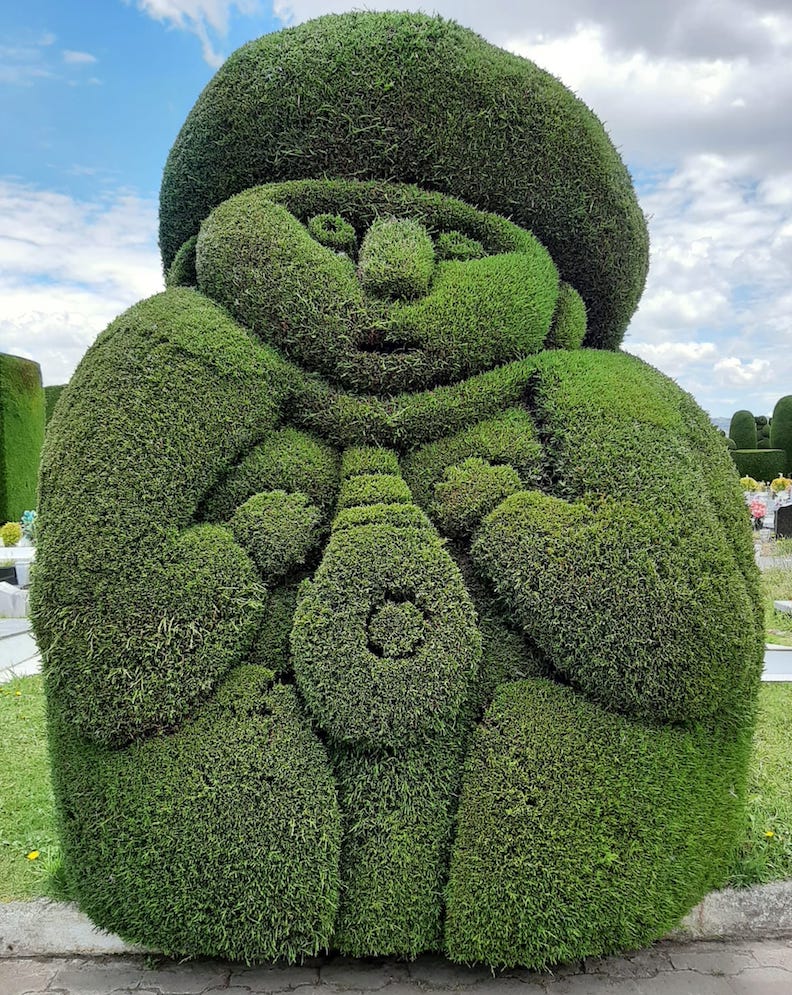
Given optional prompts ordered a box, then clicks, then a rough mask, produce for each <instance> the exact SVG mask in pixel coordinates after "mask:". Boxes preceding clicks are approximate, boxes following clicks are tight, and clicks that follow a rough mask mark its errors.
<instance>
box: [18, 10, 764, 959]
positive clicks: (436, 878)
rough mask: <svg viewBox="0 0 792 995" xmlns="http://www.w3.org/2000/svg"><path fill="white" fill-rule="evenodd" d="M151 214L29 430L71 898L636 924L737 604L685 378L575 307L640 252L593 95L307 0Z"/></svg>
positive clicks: (710, 751) (686, 870)
mask: <svg viewBox="0 0 792 995" xmlns="http://www.w3.org/2000/svg"><path fill="white" fill-rule="evenodd" d="M353 64H354V70H355V71H354V73H353V72H351V68H350V67H352V66H353ZM298 95H299V100H298V99H297V98H298ZM326 175H330V176H332V177H334V178H333V179H329V180H328V179H324V178H323V177H324V176H326ZM289 177H291V179H289ZM357 177H364V181H361V180H360V179H358V178H357ZM394 180H410V181H415V182H417V183H418V184H419V185H418V186H409V185H404V184H402V183H399V182H393V181H394ZM255 184H263V185H261V186H255ZM421 188H424V189H421ZM449 194H456V195H457V196H461V197H462V198H463V199H462V200H459V199H455V197H452V196H449ZM465 200H467V201H472V202H475V203H477V204H479V205H481V206H483V207H484V208H486V209H485V210H478V209H474V208H473V207H471V206H469V205H468V204H467V203H465V202H464V201H465ZM491 211H495V212H498V213H489V212H491ZM499 214H500V215H505V214H511V215H512V216H513V217H514V219H515V221H506V220H504V218H503V217H502V216H499ZM526 226H530V228H531V229H533V234H532V233H531V231H529V230H528V227H526ZM537 235H538V236H539V239H541V241H540V240H538V239H537V237H536V236H537ZM162 246H163V252H164V258H165V262H166V264H167V265H168V266H169V272H168V283H169V288H170V289H168V290H167V291H166V292H165V293H164V294H161V295H159V296H157V297H154V298H151V299H150V300H148V301H144V302H143V303H141V304H138V305H136V306H135V307H133V308H132V309H131V310H129V311H128V312H127V313H126V314H124V315H122V316H121V317H120V318H118V319H117V320H116V321H115V322H113V324H112V325H111V326H110V327H109V328H108V329H107V331H105V332H104V333H103V334H102V335H101V336H100V337H99V339H98V340H97V342H96V344H95V345H94V346H93V347H92V349H91V350H90V351H89V353H88V355H87V356H86V358H85V359H84V361H83V363H82V364H81V366H80V368H79V370H78V371H77V373H76V374H75V377H74V379H73V381H72V383H71V384H70V385H69V387H68V388H67V390H66V391H65V393H64V396H63V399H62V401H61V402H60V403H59V405H58V410H57V412H56V414H55V416H54V418H53V421H52V423H51V425H50V428H49V434H48V440H47V444H46V457H45V461H44V467H43V473H42V503H41V518H40V525H41V529H40V531H41V537H40V541H39V566H38V572H37V576H36V579H35V589H34V611H35V625H36V631H37V635H38V638H39V641H40V644H41V646H42V648H43V650H44V652H45V655H46V660H47V691H48V699H49V707H50V735H51V746H52V756H53V768H54V784H55V791H56V796H57V800H58V809H59V813H60V821H61V833H62V839H63V850H64V860H65V866H66V868H67V872H68V876H69V879H70V882H71V884H72V887H73V889H74V892H75V895H76V897H77V899H78V901H79V902H80V905H81V906H82V907H83V908H84V909H85V910H86V911H87V912H88V913H89V914H90V915H91V916H92V917H93V919H94V920H95V921H96V922H97V923H98V924H100V925H101V926H103V927H104V928H106V929H111V930H115V931H118V932H120V933H122V934H123V935H124V936H126V937H129V938H132V939H135V940H138V941H142V942H144V943H147V944H150V945H152V946H155V947H159V948H161V949H164V950H166V951H172V952H181V953H200V954H213V955H220V956H225V957H232V958H247V959H255V958H271V957H281V956H282V957H286V958H289V959H295V958H299V957H301V956H304V955H308V954H314V953H316V952H317V951H320V950H322V949H327V948H332V949H337V950H340V951H343V952H345V953H347V954H351V955H366V954H395V955H403V956H415V955H417V954H418V953H420V952H422V951H428V950H440V951H445V952H446V953H447V954H448V955H449V956H450V957H452V958H454V959H457V960H460V961H469V960H482V961H485V962H487V963H489V964H493V965H500V964H526V965H538V964H544V963H547V962H552V961H556V960H559V959H565V958H569V957H577V956H582V955H583V954H587V953H596V952H601V951H608V950H613V949H616V948H619V947H624V946H635V945H636V944H640V943H644V942H646V941H648V940H650V939H652V938H653V937H656V936H658V935H660V934H662V932H663V931H664V930H666V929H668V928H669V927H670V926H671V925H672V924H673V923H675V922H676V921H677V920H678V918H679V917H680V916H681V915H682V914H683V913H684V912H685V911H686V910H687V909H688V908H689V907H690V906H691V905H692V904H693V903H694V902H695V901H697V900H698V899H699V898H700V897H701V895H703V894H704V892H705V891H706V890H707V889H709V888H711V887H713V886H715V885H717V884H718V883H720V882H721V881H722V880H723V877H724V873H725V871H726V868H727V865H728V862H729V859H730V854H731V851H732V849H733V847H734V844H735V843H736V842H737V841H738V840H739V837H740V831H741V827H742V822H741V813H742V798H743V793H744V786H745V768H746V758H747V754H748V749H749V740H750V732H751V726H752V716H753V708H754V700H755V694H756V687H757V680H758V674H759V670H760V667H761V650H762V639H761V617H760V611H759V609H758V607H757V606H758V596H757V575H756V568H755V565H754V562H753V555H752V546H751V541H750V536H749V531H748V528H747V523H746V521H745V512H744V507H743V501H742V495H741V493H740V491H739V487H738V483H737V477H736V474H735V473H734V470H733V468H732V467H731V463H730V459H729V456H728V454H727V451H726V450H725V448H724V447H723V446H722V444H721V443H720V440H719V438H718V435H717V433H716V432H715V430H714V429H713V428H712V427H711V426H710V425H709V422H708V419H707V418H706V416H705V415H704V414H703V412H701V411H700V410H699V409H698V408H697V407H696V405H695V404H694V402H693V401H692V399H691V398H690V397H689V396H687V395H686V394H684V393H682V392H681V391H680V390H679V388H678V387H676V386H675V385H674V384H673V383H672V382H671V381H669V380H667V379H666V378H665V377H663V376H661V375H660V374H659V373H657V372H656V371H655V370H653V369H651V368H650V367H648V366H646V365H645V364H643V363H641V362H640V361H638V360H637V359H634V358H632V357H630V356H628V355H626V354H623V353H620V352H617V351H597V350H594V349H580V348H579V346H580V344H581V341H582V342H584V343H588V344H590V345H594V346H610V347H616V346H617V345H618V343H619V341H620V339H621V335H622V332H623V330H624V327H625V326H626V323H627V321H628V320H629V317H630V314H631V313H632V311H633V309H634V307H635V305H636V303H637V300H638V296H639V294H640V291H641V288H642V285H643V279H644V274H645V267H646V233H645V227H644V222H643V218H642V215H641V213H640V210H639V209H638V207H637V204H636V202H635V198H634V195H633V192H632V188H631V186H630V183H629V178H628V176H627V173H626V171H625V169H624V167H623V166H622V164H621V163H620V161H619V159H618V157H617V156H616V153H615V152H614V150H613V148H612V146H611V145H610V143H609V142H608V140H607V138H606V136H605V134H604V131H603V130H602V128H601V126H600V124H599V123H598V122H597V120H596V119H595V118H594V117H593V115H591V113H590V112H589V111H588V110H587V109H586V108H585V107H584V106H583V105H582V104H581V103H580V102H579V101H577V100H576V99H575V98H574V97H573V96H572V95H571V94H570V93H569V92H567V91H566V90H565V89H564V88H563V87H562V86H561V84H560V83H558V82H557V81H556V80H554V79H552V78H551V77H550V76H548V75H547V74H545V73H542V72H541V71H540V70H538V69H536V68H535V67H534V66H532V65H531V64H529V63H527V62H525V61H523V60H521V59H518V58H516V57H514V56H510V55H507V54H506V53H503V52H500V51H498V50H497V49H494V48H492V47H491V46H489V45H487V44H485V43H484V42H483V41H482V40H481V39H479V38H477V37H476V36H475V35H473V34H471V33H470V32H467V31H464V30H463V29H461V28H459V27H457V26H456V25H453V24H449V23H447V22H444V21H442V20H440V19H434V18H428V17H423V16H418V15H392V14H387V15H386V14H382V15H380V14H356V15H345V16H341V17H335V16H334V17H327V18H322V19H320V20H318V21H315V22H311V23H309V24H306V25H303V26H302V27H300V28H296V29H293V30H290V31H285V32H283V33H282V34H279V35H275V36H270V37H267V38H265V39H262V40H261V41H260V42H257V43H254V44H252V45H249V46H246V47H245V48H244V49H242V50H240V52H238V53H237V54H236V55H235V56H232V58H231V59H229V61H228V62H227V63H226V64H225V65H224V67H223V68H222V69H221V70H220V71H219V72H218V74H217V76H216V77H215V79H214V80H213V81H212V83H210V85H209V87H208V88H207V89H206V91H205V92H204V94H203V95H202V96H201V98H200V100H199V102H198V104H197V105H196V107H195V109H194V110H193V112H192V113H191V115H190V117H189V119H188V121H187V123H186V124H185V126H184V128H183V130H182V133H181V135H180V136H179V139H178V140H177V142H176V145H175V146H174V149H173V151H172V153H171V156H170V158H169V160H168V166H167V168H166V173H165V180H164V183H163V194H162ZM184 284H186V285H190V284H195V285H196V286H197V289H190V287H189V286H183V285H184ZM587 311H588V316H589V323H588V330H587V329H586V312H587ZM77 516H79V526H80V527H79V528H77V527H76V522H77Z"/></svg>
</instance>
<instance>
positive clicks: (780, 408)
mask: <svg viewBox="0 0 792 995" xmlns="http://www.w3.org/2000/svg"><path fill="white" fill-rule="evenodd" d="M770 445H771V446H772V447H773V449H783V450H784V469H783V472H784V473H787V474H789V473H792V394H786V395H785V396H784V397H782V398H780V399H779V400H778V401H777V402H776V406H775V407H774V408H773V418H772V421H771V422H770Z"/></svg>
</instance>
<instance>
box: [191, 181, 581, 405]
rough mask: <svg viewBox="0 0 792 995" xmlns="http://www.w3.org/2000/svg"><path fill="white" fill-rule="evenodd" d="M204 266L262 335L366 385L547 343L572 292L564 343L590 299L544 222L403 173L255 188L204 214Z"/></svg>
mask: <svg viewBox="0 0 792 995" xmlns="http://www.w3.org/2000/svg"><path fill="white" fill-rule="evenodd" d="M357 246H359V249H357V248H356V247H357ZM196 272H197V281H198V286H199V288H200V289H201V290H202V291H203V292H204V293H205V294H207V295H208V296H209V297H212V298H213V299H214V300H216V301H218V302H219V303H221V304H223V305H224V306H225V307H226V308H227V309H228V310H229V311H230V312H231V313H232V314H233V315H234V317H235V318H237V319H238V320H239V321H240V322H241V323H242V324H244V325H246V326H247V327H248V328H251V329H252V330H253V331H254V332H255V333H256V334H257V335H258V336H260V337H261V338H262V339H264V340H265V341H267V342H270V343H271V344H273V345H276V346H277V347H279V348H280V349H282V350H283V351H284V352H285V353H286V354H287V355H288V356H289V357H290V358H291V359H293V360H295V361H296V362H298V363H300V364H301V365H303V366H304V367H306V368H307V369H308V370H311V371H315V372H319V373H322V374H324V375H326V376H328V377H329V378H331V379H332V380H334V381H335V382H337V383H339V384H340V385H341V386H343V387H345V388H346V389H348V390H352V391H357V392H361V393H384V394H389V393H396V392H401V391H406V390H417V389H423V388H425V387H428V386H433V385H435V384H440V383H449V382H452V381H455V380H459V379H461V378H463V377H466V376H468V375H471V374H474V373H478V372H481V371H483V370H486V369H490V368H492V367H495V366H499V365H501V364H503V363H506V362H509V361H511V360H514V359H519V358H521V357H523V356H525V355H527V354H529V353H532V352H537V351H538V350H540V349H541V348H543V346H544V345H545V342H546V340H547V338H548V333H550V332H551V329H556V327H557V325H558V321H557V318H558V313H557V312H558V311H559V308H558V305H559V304H560V303H562V302H563V304H564V308H563V311H564V316H563V317H564V322H565V327H567V326H568V331H567V333H566V334H565V336H564V337H563V339H562V336H561V335H560V334H559V335H558V342H557V343H556V344H559V345H579V344H580V341H581V340H582V338H583V335H584V333H585V322H586V312H585V308H584V306H583V303H582V301H581V300H580V297H579V296H578V295H577V293H576V291H575V290H574V289H573V288H571V287H569V286H568V285H563V287H564V290H563V293H562V294H560V293H559V286H560V281H559V276H558V270H557V269H556V266H555V264H554V263H553V260H552V259H551V257H550V254H549V253H548V252H547V250H546V249H545V248H544V247H543V246H542V245H541V243H540V242H539V241H538V240H537V239H536V238H535V237H534V236H533V235H532V234H531V232H529V231H527V230H525V229H524V228H520V227H518V226H517V225H514V224H512V223H511V222H509V221H506V220H505V219H504V218H500V217H498V216H497V215H494V214H489V213H487V212H484V211H478V210H476V209H475V208H472V207H469V206H468V205H466V204H463V203H462V202H461V201H458V200H455V199H453V198H450V197H444V196H442V195H440V194H432V193H427V192H426V191H422V190H419V189H417V188H415V187H407V186H403V185H399V184H390V183H361V182H357V181H328V180H315V181H296V182H292V183H283V184H271V185H269V186H263V187H255V188H252V189H251V190H246V191H244V192H243V193H241V194H237V195H236V196H234V197H231V198H230V199H229V200H227V201H225V202H224V203H223V204H221V205H220V206H219V207H217V208H216V209H215V210H214V211H213V212H212V213H211V215H210V216H209V217H208V218H207V219H206V221H205V222H204V223H203V225H202V227H201V232H200V235H199V237H198V242H197V246H196ZM570 298H574V299H575V300H576V302H577V307H576V308H575V307H572V308H570V307H569V300H570ZM562 299H563V300H562ZM554 337H555V336H554V335H551V339H554Z"/></svg>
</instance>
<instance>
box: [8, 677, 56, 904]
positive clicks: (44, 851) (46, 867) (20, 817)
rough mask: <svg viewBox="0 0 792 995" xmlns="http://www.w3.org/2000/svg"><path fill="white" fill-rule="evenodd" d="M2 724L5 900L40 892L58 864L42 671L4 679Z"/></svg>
mask: <svg viewBox="0 0 792 995" xmlns="http://www.w3.org/2000/svg"><path fill="white" fill-rule="evenodd" d="M0 730H2V733H1V734H0V901H8V900H9V899H12V898H37V897H38V896H39V895H47V894H51V893H52V888H51V885H50V880H51V876H52V874H53V873H54V872H55V871H56V870H57V867H58V844H57V837H56V834H55V820H54V817H53V812H52V789H51V787H50V779H49V758H48V756H47V745H46V736H45V732H44V692H43V689H42V686H41V678H40V677H24V678H21V679H20V680H16V681H12V682H11V683H10V684H0ZM35 854H38V856H35V857H34V855H35ZM28 855H30V858H33V859H29V857H28Z"/></svg>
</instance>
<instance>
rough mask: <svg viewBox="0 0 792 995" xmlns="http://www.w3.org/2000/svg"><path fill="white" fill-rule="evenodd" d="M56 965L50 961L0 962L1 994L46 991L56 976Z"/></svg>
mask: <svg viewBox="0 0 792 995" xmlns="http://www.w3.org/2000/svg"><path fill="white" fill-rule="evenodd" d="M55 971H56V965H55V964H53V963H52V962H50V961H41V962H38V961H36V962H31V961H28V960H0V992H2V995H23V993H25V992H29V991H36V990H38V989H42V990H43V989H44V988H46V987H47V985H49V983H50V981H52V979H53V977H54V976H55Z"/></svg>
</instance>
